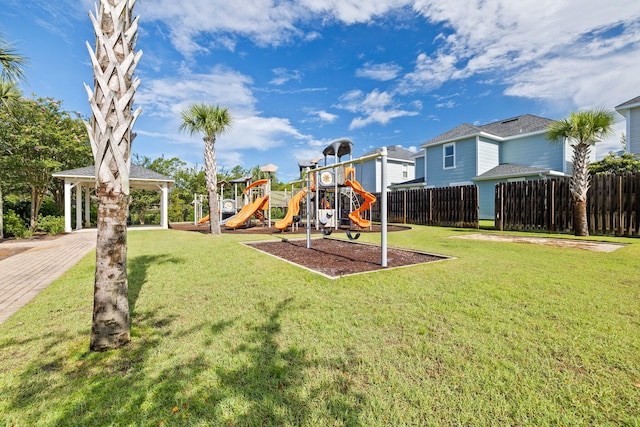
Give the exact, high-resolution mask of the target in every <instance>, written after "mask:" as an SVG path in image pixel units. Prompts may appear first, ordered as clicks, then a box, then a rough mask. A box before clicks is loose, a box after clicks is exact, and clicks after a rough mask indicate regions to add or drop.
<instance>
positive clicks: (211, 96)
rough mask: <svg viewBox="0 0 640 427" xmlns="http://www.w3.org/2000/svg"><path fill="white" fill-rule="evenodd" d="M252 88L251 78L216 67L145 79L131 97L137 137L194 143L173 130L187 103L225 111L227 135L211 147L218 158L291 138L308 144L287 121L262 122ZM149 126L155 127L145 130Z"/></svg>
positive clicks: (270, 146) (266, 146)
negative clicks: (137, 115) (139, 111)
mask: <svg viewBox="0 0 640 427" xmlns="http://www.w3.org/2000/svg"><path fill="white" fill-rule="evenodd" d="M252 83H253V82H252V80H251V78H249V77H247V76H245V75H243V74H241V73H238V72H237V71H234V70H231V69H228V68H225V67H215V68H213V69H212V71H211V73H209V74H190V73H188V72H184V73H183V74H182V75H180V76H172V77H165V78H161V79H155V80H154V79H145V84H144V85H141V87H140V89H139V91H138V94H137V95H136V101H137V104H138V105H140V106H141V107H142V108H143V116H142V117H141V120H140V122H139V126H138V128H139V129H141V131H139V133H140V135H146V136H152V135H153V137H155V138H159V137H163V138H165V139H170V140H172V141H174V143H175V142H177V143H183V144H193V143H198V144H199V143H200V142H201V141H200V139H199V138H197V137H191V136H189V135H187V134H178V133H177V129H178V127H179V125H180V111H181V110H183V109H184V108H186V107H187V106H188V105H189V104H191V103H194V102H205V103H207V104H213V105H223V106H225V107H228V108H229V111H230V113H231V116H232V119H233V121H232V123H231V128H230V131H229V132H228V133H227V134H225V135H222V136H220V137H219V138H218V142H217V144H216V146H217V148H218V150H219V151H220V155H221V156H223V155H226V154H224V153H229V154H228V155H229V156H232V154H231V153H232V152H237V151H238V150H258V151H266V150H269V149H271V148H274V147H278V146H281V145H283V144H285V143H287V142H288V141H290V140H291V139H293V140H308V139H310V137H309V136H307V135H304V134H302V133H301V132H300V131H299V130H297V129H296V128H295V127H294V126H293V125H291V123H290V121H289V119H286V118H282V117H263V116H262V114H261V113H259V112H258V111H256V108H255V104H256V99H255V98H254V96H253V93H252V91H251V89H250V88H249V86H250V85H251V84H252ZM147 117H148V118H149V119H151V120H148V119H147ZM149 121H151V122H152V123H153V124H152V126H159V127H160V128H155V129H153V130H149V129H148V128H147V127H146V126H149V124H148V123H149Z"/></svg>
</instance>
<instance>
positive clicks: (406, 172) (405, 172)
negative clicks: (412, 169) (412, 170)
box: [402, 163, 409, 178]
mask: <svg viewBox="0 0 640 427" xmlns="http://www.w3.org/2000/svg"><path fill="white" fill-rule="evenodd" d="M402 177H403V178H408V177H409V165H408V164H406V163H403V164H402Z"/></svg>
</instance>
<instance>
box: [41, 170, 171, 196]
mask: <svg viewBox="0 0 640 427" xmlns="http://www.w3.org/2000/svg"><path fill="white" fill-rule="evenodd" d="M52 176H53V177H54V178H61V179H72V180H73V179H75V180H79V181H89V182H95V180H96V169H95V166H94V165H91V166H85V167H83V168H76V169H69V170H66V171H61V172H56V173H54V174H52ZM129 181H130V182H131V187H133V188H138V189H143V190H144V189H147V190H157V187H156V186H155V185H156V184H157V183H166V184H167V185H168V186H171V184H173V183H174V182H175V179H173V178H169V177H168V176H165V175H162V174H160V173H158V172H155V171H152V170H151V169H147V168H145V167H142V166H139V165H134V164H132V165H131V169H130V171H129Z"/></svg>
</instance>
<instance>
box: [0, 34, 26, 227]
mask: <svg viewBox="0 0 640 427" xmlns="http://www.w3.org/2000/svg"><path fill="white" fill-rule="evenodd" d="M26 63H27V59H26V58H25V57H23V56H21V55H19V54H18V53H16V51H15V50H14V49H13V46H11V44H9V43H7V41H5V39H4V37H3V36H2V34H0V67H1V69H2V70H1V71H0V111H2V110H10V109H11V107H12V106H13V105H14V104H15V103H16V102H17V101H18V100H19V99H20V98H21V97H22V94H21V93H20V91H19V90H18V87H17V85H16V83H15V81H16V80H19V79H23V78H24V73H23V71H22V67H23V66H24V65H26ZM3 227H4V208H3V203H2V180H0V239H2V238H4V228H3Z"/></svg>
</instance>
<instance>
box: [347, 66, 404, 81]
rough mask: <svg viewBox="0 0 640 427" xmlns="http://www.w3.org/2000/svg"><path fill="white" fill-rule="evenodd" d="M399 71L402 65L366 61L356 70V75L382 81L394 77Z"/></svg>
mask: <svg viewBox="0 0 640 427" xmlns="http://www.w3.org/2000/svg"><path fill="white" fill-rule="evenodd" d="M400 71H402V67H401V66H399V65H398V64H396V63H393V62H388V63H384V64H374V63H372V62H367V63H365V64H364V66H363V67H362V68H358V69H357V70H356V76H357V77H366V78H368V79H373V80H378V81H381V82H384V81H387V80H393V79H395V78H396V77H397V76H398V74H399V73H400Z"/></svg>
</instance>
